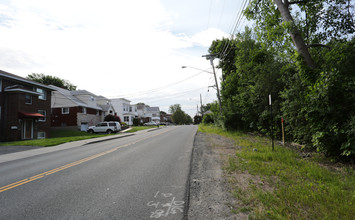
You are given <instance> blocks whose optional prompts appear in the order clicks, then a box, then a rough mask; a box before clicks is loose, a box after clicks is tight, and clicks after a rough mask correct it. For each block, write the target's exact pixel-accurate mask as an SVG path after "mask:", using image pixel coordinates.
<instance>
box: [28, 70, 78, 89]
mask: <svg viewBox="0 0 355 220" xmlns="http://www.w3.org/2000/svg"><path fill="white" fill-rule="evenodd" d="M26 78H27V79H29V80H32V81H35V82H39V83H42V84H44V85H54V86H57V87H60V88H63V89H67V90H71V91H73V90H76V87H77V86H75V85H73V84H72V83H71V82H69V81H68V80H65V79H61V78H58V77H56V76H49V75H45V74H43V73H32V74H29V75H28V76H27V77H26Z"/></svg>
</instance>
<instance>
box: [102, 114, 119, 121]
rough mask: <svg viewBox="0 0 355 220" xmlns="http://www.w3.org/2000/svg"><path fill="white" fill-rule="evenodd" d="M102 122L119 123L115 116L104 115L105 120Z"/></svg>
mask: <svg viewBox="0 0 355 220" xmlns="http://www.w3.org/2000/svg"><path fill="white" fill-rule="evenodd" d="M104 121H118V122H121V119H120V117H118V116H117V115H106V116H105V118H104Z"/></svg>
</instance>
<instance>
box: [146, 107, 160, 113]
mask: <svg viewBox="0 0 355 220" xmlns="http://www.w3.org/2000/svg"><path fill="white" fill-rule="evenodd" d="M148 111H150V112H159V111H160V109H159V107H148Z"/></svg>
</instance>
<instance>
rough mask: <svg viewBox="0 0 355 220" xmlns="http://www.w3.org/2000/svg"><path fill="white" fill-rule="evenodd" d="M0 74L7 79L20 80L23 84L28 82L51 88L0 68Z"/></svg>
mask: <svg viewBox="0 0 355 220" xmlns="http://www.w3.org/2000/svg"><path fill="white" fill-rule="evenodd" d="M0 76H2V77H5V78H8V79H11V80H16V81H20V82H22V83H24V84H30V85H34V86H38V87H41V88H45V89H48V90H53V89H52V88H51V87H49V86H47V85H44V84H42V83H38V82H35V81H32V80H29V79H26V78H23V77H21V76H17V75H15V74H12V73H8V72H5V71H3V70H0Z"/></svg>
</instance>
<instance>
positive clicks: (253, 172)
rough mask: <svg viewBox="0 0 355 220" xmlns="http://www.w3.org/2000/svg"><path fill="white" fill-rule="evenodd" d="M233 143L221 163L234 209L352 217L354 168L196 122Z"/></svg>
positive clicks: (263, 214)
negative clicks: (233, 198) (230, 189)
mask: <svg viewBox="0 0 355 220" xmlns="http://www.w3.org/2000/svg"><path fill="white" fill-rule="evenodd" d="M199 131H200V132H207V133H214V134H218V135H222V136H225V137H228V138H231V139H233V140H234V141H235V144H236V146H239V148H237V149H236V151H235V154H234V155H229V156H228V160H227V161H225V166H224V169H225V172H226V178H227V179H228V181H229V182H230V183H231V185H232V189H233V190H232V194H233V196H234V197H235V198H236V200H237V201H238V202H237V205H235V209H234V210H233V212H236V213H239V212H244V213H248V214H249V216H250V217H251V219H354V216H355V172H354V169H353V168H351V167H350V166H346V165H339V164H334V163H331V162H329V161H327V159H326V158H324V157H322V156H321V155H320V154H317V153H314V154H312V157H307V158H303V157H302V156H300V153H299V152H297V151H296V150H293V149H290V148H287V147H283V146H280V145H275V151H272V148H271V142H270V140H269V139H268V138H265V137H259V136H253V135H249V134H243V133H239V132H227V131H224V130H222V129H219V128H216V127H211V126H204V125H200V126H199Z"/></svg>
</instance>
